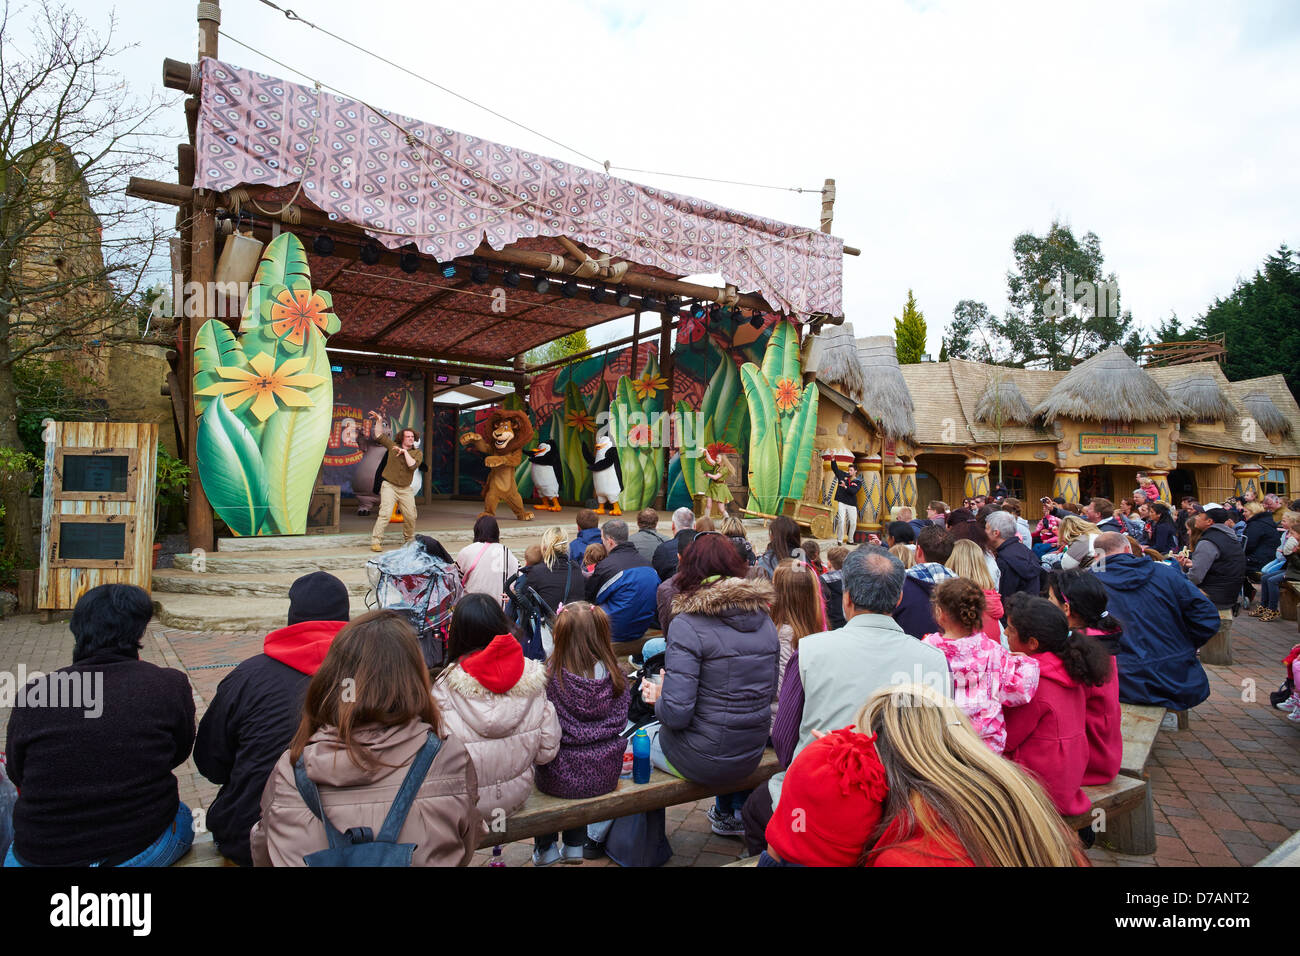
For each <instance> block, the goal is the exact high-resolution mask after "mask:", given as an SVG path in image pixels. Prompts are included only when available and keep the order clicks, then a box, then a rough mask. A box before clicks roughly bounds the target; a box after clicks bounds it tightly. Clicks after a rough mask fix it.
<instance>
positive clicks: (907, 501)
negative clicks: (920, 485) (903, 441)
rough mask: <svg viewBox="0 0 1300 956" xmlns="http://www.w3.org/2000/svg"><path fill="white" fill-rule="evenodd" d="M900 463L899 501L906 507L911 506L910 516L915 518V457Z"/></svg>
mask: <svg viewBox="0 0 1300 956" xmlns="http://www.w3.org/2000/svg"><path fill="white" fill-rule="evenodd" d="M900 464H901V465H902V466H903V474H902V477H901V479H900V481H901V483H902V484H901V486H900V488H899V493H900V496H901V501H900V503H901V504H902V505H903V506H904V507H906V508H911V509H912V517H913V518H916V517H919V516H918V515H917V513H916V459H915V458H913V459H911V460H907V461H902V462H900Z"/></svg>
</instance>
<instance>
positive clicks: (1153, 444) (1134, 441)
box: [1079, 432, 1157, 455]
mask: <svg viewBox="0 0 1300 956" xmlns="http://www.w3.org/2000/svg"><path fill="white" fill-rule="evenodd" d="M1156 449H1157V440H1156V436H1155V435H1098V434H1095V433H1091V432H1084V433H1083V434H1081V435H1080V436H1079V454H1080V455H1108V454H1120V455H1154V454H1155V453H1156Z"/></svg>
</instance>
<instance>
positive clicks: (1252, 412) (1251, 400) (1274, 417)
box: [1241, 392, 1291, 435]
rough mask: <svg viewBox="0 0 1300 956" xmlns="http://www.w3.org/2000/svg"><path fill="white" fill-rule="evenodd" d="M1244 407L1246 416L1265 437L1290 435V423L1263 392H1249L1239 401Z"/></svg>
mask: <svg viewBox="0 0 1300 956" xmlns="http://www.w3.org/2000/svg"><path fill="white" fill-rule="evenodd" d="M1241 403H1242V404H1243V405H1245V406H1246V414H1247V415H1249V416H1250V417H1251V418H1253V419H1254V420H1255V424H1256V425H1258V426H1259V427H1260V429H1261V430H1263V432H1264V433H1265V434H1267V435H1289V434H1291V422H1290V421H1289V420H1288V419H1287V417H1286V416H1285V415H1283V414H1282V412H1281V411H1280V410H1279V409H1278V407H1277V405H1275V404H1274V403H1273V399H1272V398H1271V397H1269V396H1268V395H1267V394H1266V393H1264V392H1251V393H1250V394H1249V395H1247V396H1246V397H1244V398H1243V399H1242V400H1241Z"/></svg>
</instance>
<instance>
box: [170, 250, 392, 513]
mask: <svg viewBox="0 0 1300 956" xmlns="http://www.w3.org/2000/svg"><path fill="white" fill-rule="evenodd" d="M332 308H333V302H332V300H331V298H330V295H329V293H328V292H321V291H313V290H312V288H311V276H310V273H309V270H308V264H307V253H306V250H304V249H303V246H302V243H301V242H300V241H299V240H298V237H297V236H294V235H293V234H292V233H282V234H281V235H279V236H277V237H276V238H275V239H273V240H272V241H271V242H270V243H269V244H268V245H267V247H266V249H265V250H264V251H263V253H262V258H261V260H260V261H259V262H258V266H257V273H256V275H255V276H254V279H253V286H252V289H251V290H250V292H249V295H248V299H247V301H246V302H245V304H244V315H243V321H242V322H241V323H240V327H239V328H240V334H239V336H238V337H236V336H235V335H234V333H232V332H231V331H230V329H229V328H227V327H226V326H225V325H224V324H223V323H221V322H219V321H217V320H215V319H214V320H209V321H208V322H206V323H204V325H203V327H202V328H200V329H199V333H198V336H197V337H196V340H195V349H194V403H195V404H194V407H195V412H196V413H197V414H198V415H200V416H201V417H200V419H199V438H198V443H197V450H198V453H199V480H200V481H201V482H202V484H203V489H204V491H205V492H206V493H207V497H208V500H209V501H210V502H211V504H212V507H213V509H214V510H215V511H216V512H217V514H218V515H220V516H221V519H222V520H223V521H225V522H226V524H227V526H229V527H230V529H231V531H233V532H234V533H235V534H239V535H255V534H304V533H305V532H306V530H307V509H308V505H309V504H310V501H311V492H312V488H313V486H314V485H315V483H316V475H317V473H318V472H319V470H320V465H321V461H322V460H323V458H324V454H325V448H326V445H327V444H328V442H329V434H330V425H331V418H332V414H333V406H334V386H333V381H332V379H331V375H330V362H329V357H328V356H327V354H326V352H325V341H326V338H327V337H328V336H329V335H332V334H333V333H334V332H336V331H338V328H339V320H338V317H337V316H335V315H334V314H333V312H332V311H331V310H332ZM405 413H406V410H405V409H404V410H403V417H405ZM413 424H414V423H412V425H413Z"/></svg>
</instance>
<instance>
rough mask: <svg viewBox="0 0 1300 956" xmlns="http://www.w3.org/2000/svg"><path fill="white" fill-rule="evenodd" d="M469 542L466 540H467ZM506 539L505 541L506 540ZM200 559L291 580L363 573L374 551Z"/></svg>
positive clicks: (233, 571) (518, 549) (186, 559)
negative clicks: (318, 574) (313, 575)
mask: <svg viewBox="0 0 1300 956" xmlns="http://www.w3.org/2000/svg"><path fill="white" fill-rule="evenodd" d="M468 543H469V542H468V541H467V542H465V544H468ZM507 543H508V542H507ZM400 544H401V539H398V540H397V541H394V542H385V545H384V549H385V550H387V551H392V550H396V548H397V546H398V545H400ZM465 544H457V545H456V546H455V547H451V546H450V545H445V546H446V547H447V550H448V551H450V552H451V554H452V556H453V557H454V556H455V555H456V552H457V551H459V550H460V549H461V548H463V547H464V546H465ZM511 550H512V551H513V552H514V554H515V557H517V558H522V557H523V553H524V548H523V547H522V546H518V545H511ZM200 557H201V559H202V567H203V569H204V570H203V571H202V572H199V573H203V574H219V575H254V574H255V575H264V574H273V575H288V576H289V579H290V582H292V580H293V578H296V577H298V576H299V575H301V574H307V573H308V572H310V571H330V572H334V573H337V572H340V571H358V572H361V573H362V574H364V573H365V567H366V562H367V561H369V560H370V559H371V558H373V557H375V555H374V554H373V553H372V552H371V550H370V547H369V544H367V546H366V547H364V548H328V549H315V550H311V551H247V552H236V553H234V554H226V553H223V552H220V551H218V552H217V553H216V554H205V555H201V556H200ZM174 560H175V565H176V568H177V569H178V570H180V571H185V572H194V571H195V565H196V563H197V562H198V560H199V559H198V558H196V557H195V556H194V555H192V554H178V555H176V557H175V559H174Z"/></svg>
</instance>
